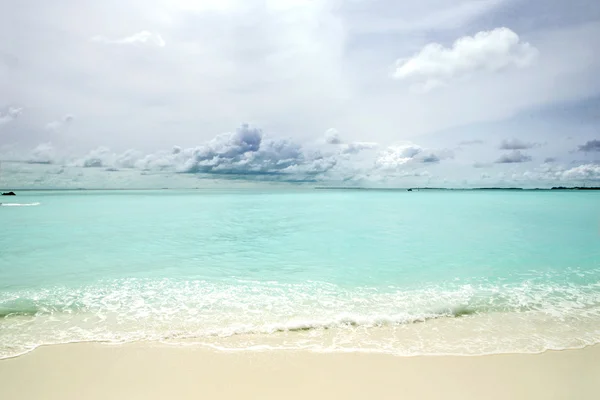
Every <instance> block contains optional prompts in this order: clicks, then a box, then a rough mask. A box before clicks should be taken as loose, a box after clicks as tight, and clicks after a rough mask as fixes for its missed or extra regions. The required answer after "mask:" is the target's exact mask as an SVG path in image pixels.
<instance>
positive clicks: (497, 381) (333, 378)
mask: <svg viewBox="0 0 600 400" xmlns="http://www.w3.org/2000/svg"><path fill="white" fill-rule="evenodd" d="M599 376H600V346H594V347H588V348H585V349H581V350H567V351H556V352H555V351H549V352H545V353H543V354H536V355H527V354H506V355H492V356H473V357H445V356H443V357H394V356H386V355H375V354H357V353H348V354H318V353H309V352H300V351H298V352H235V353H225V352H216V351H211V350H207V349H201V348H197V347H175V346H169V345H160V344H149V343H136V344H128V345H105V344H97V343H83V344H70V345H57V346H47V347H42V348H39V349H37V350H35V351H33V352H31V353H29V354H26V355H23V356H20V357H16V358H13V359H6V360H2V361H0V398H2V399H4V400H16V399H20V400H21V399H23V400H27V399H61V400H69V399H89V400H91V399H129V400H135V399H167V398H172V399H198V398H209V399H217V398H219V399H239V398H251V399H254V398H257V399H258V398H260V399H275V398H288V399H306V398H311V399H335V398H340V399H341V398H343V399H364V398H379V399H579V400H581V399H597V398H598V396H599V395H600V381H598V377H599Z"/></svg>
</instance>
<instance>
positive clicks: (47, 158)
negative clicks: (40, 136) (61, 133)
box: [27, 143, 56, 164]
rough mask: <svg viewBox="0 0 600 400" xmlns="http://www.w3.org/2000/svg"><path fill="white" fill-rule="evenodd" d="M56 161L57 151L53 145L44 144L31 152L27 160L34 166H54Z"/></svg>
mask: <svg viewBox="0 0 600 400" xmlns="http://www.w3.org/2000/svg"><path fill="white" fill-rule="evenodd" d="M55 159H56V151H55V149H54V146H53V145H52V143H42V144H39V145H38V146H37V147H36V148H34V149H33V150H32V151H31V155H30V157H29V159H28V160H27V161H28V162H30V163H33V164H52V163H53V162H54V161H55Z"/></svg>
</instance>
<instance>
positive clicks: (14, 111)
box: [0, 107, 23, 126]
mask: <svg viewBox="0 0 600 400" xmlns="http://www.w3.org/2000/svg"><path fill="white" fill-rule="evenodd" d="M22 112H23V109H22V108H18V107H9V108H8V110H7V111H6V113H0V126H2V125H4V124H8V123H9V122H11V121H13V120H15V119H17V118H18V117H19V115H20V114H21V113H22Z"/></svg>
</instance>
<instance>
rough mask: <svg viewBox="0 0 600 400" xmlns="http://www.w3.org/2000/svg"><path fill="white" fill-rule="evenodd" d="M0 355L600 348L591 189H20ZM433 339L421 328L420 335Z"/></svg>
mask: <svg viewBox="0 0 600 400" xmlns="http://www.w3.org/2000/svg"><path fill="white" fill-rule="evenodd" d="M11 204H13V205H14V204H28V205H29V206H27V207H18V206H12V207H4V205H3V206H2V207H0V223H1V225H2V229H1V230H0V357H8V356H13V355H16V354H20V353H23V352H26V351H28V350H30V349H32V348H34V347H35V346H37V345H39V344H43V343H63V342H72V341H87V340H106V341H132V340H141V339H150V340H161V341H168V342H169V343H201V344H204V345H209V346H211V347H216V348H232V349H250V348H310V349H312V350H315V351H356V350H360V351H374V352H385V353H393V354H405V355H416V354H483V353H486V354H487V353H495V352H496V353H497V352H537V351H543V350H545V349H550V348H552V349H560V348H571V347H580V346H582V345H586V344H593V343H598V342H600V223H599V221H600V193H595V192H585V193H584V192H560V191H552V192H550V191H531V192H529V191H526V192H511V191H420V192H405V191H376V190H373V191H371V190H368V191H367V190H365V191H356V190H352V191H342V190H306V189H297V190H296V189H289V190H283V189H279V190H251V189H245V190H194V191H72V192H23V193H19V194H18V196H17V197H15V198H12V199H11ZM432 332H433V333H435V334H432Z"/></svg>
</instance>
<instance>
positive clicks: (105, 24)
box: [0, 0, 600, 187]
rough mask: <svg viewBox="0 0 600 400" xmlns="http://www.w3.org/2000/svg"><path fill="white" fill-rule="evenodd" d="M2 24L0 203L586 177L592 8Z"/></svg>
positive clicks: (594, 139)
mask: <svg viewBox="0 0 600 400" xmlns="http://www.w3.org/2000/svg"><path fill="white" fill-rule="evenodd" d="M0 9H1V10H2V12H1V13H0V35H1V36H0V37H2V40H1V41H0V160H3V163H2V172H1V174H2V175H1V176H0V187H117V186H131V187H133V186H136V187H148V186H160V187H164V186H183V187H185V186H190V187H196V186H202V185H203V184H207V183H209V182H214V181H224V182H235V183H239V182H256V181H260V182H296V183H302V182H304V183H308V184H317V185H320V184H332V185H359V186H399V187H403V186H416V185H421V186H425V185H429V186H447V187H462V186H497V185H502V186H506V185H509V186H552V185H559V184H560V185H563V184H582V183H585V184H588V183H594V182H595V183H599V181H600V79H598V71H600V52H599V49H600V2H599V1H597V0H572V1H566V0H527V1H526V0H480V1H458V0H422V1H419V2H416V1H400V0H346V1H342V0H260V1H258V0H257V1H255V0H239V1H238V0H197V1H192V0H125V1H124V0H119V1H117V0H105V1H84V0H53V1H46V0H20V1H8V0H0ZM595 183H594V184H595Z"/></svg>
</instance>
